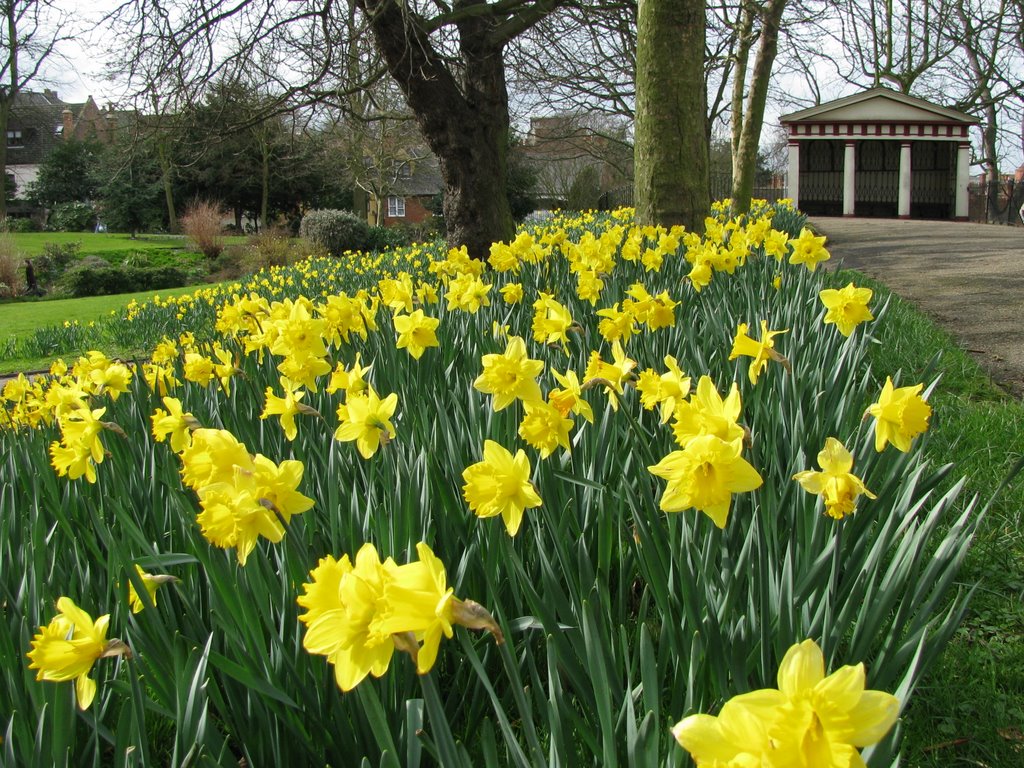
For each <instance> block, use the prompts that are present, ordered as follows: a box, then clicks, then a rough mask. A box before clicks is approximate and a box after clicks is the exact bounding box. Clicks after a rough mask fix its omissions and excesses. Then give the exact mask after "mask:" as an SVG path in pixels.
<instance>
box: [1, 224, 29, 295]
mask: <svg viewBox="0 0 1024 768" xmlns="http://www.w3.org/2000/svg"><path fill="white" fill-rule="evenodd" d="M24 261H25V257H24V256H23V255H22V254H21V252H20V251H18V248H17V246H16V245H15V244H14V239H13V238H12V237H11V236H10V235H8V234H6V233H0V296H2V297H10V296H17V295H18V294H19V293H21V286H22V285H23V283H24V281H23V280H22V276H23V274H24V273H23V271H22V265H23V263H24Z"/></svg>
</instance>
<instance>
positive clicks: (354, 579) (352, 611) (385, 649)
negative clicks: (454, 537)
mask: <svg viewBox="0 0 1024 768" xmlns="http://www.w3.org/2000/svg"><path fill="white" fill-rule="evenodd" d="M416 553H417V554H418V555H419V560H416V561H413V562H411V563H407V564H405V565H398V564H397V563H396V562H395V561H394V560H393V559H391V558H390V557H389V558H387V559H386V560H385V561H384V562H381V560H380V555H378V554H377V549H376V547H374V546H373V544H369V543H367V544H364V545H363V546H362V547H361V548H360V549H359V551H358V552H357V553H356V556H355V562H353V561H352V560H350V559H349V556H348V555H342V557H341V559H340V560H339V559H335V558H334V557H332V556H330V555H328V556H327V557H324V558H323V559H321V560H320V563H319V564H318V565H317V567H316V568H314V569H313V570H312V571H311V572H310V574H309V575H310V579H311V581H309V582H308V583H306V584H303V585H302V589H303V594H302V595H300V596H299V598H298V603H299V606H301V607H302V608H303V609H305V613H303V614H302V615H301V616H299V620H300V621H301V622H302V623H304V624H305V625H306V635H305V637H304V638H303V641H302V644H303V647H305V649H306V650H307V651H308V652H309V653H312V654H316V655H320V656H326V657H327V661H328V662H329V663H330V664H331V665H332V666H333V667H334V678H335V680H336V681H337V683H338V687H339V688H341V690H343V691H351V690H352V689H353V688H355V687H356V686H357V685H359V683H360V682H362V680H363V679H364V678H365V677H366V676H367V675H369V674H372V675H373V676H374V677H381V676H383V675H384V673H385V672H387V670H388V667H389V666H390V664H391V658H392V656H393V655H394V653H395V651H396V650H398V651H403V652H405V653H407V654H409V656H410V657H411V658H412V660H413V662H414V663H415V664H416V671H417V672H418V673H419V674H421V675H425V674H426V673H428V672H429V671H430V670H431V669H432V668H433V666H434V662H435V661H436V660H437V654H438V650H439V648H440V645H441V637H442V636H444V637H448V638H450V637H452V634H453V626H454V625H462V626H464V627H468V628H470V629H485V630H488V631H489V632H491V633H492V634H494V636H495V639H496V640H497V642H499V643H501V642H503V641H504V637H503V635H502V633H501V629H500V628H499V627H498V625H497V623H496V622H495V621H494V618H493V617H492V616H491V615H490V613H488V612H487V610H486V609H484V608H483V606H481V605H480V604H479V603H475V602H473V601H472V600H460V599H459V598H457V597H456V596H455V590H454V589H452V588H450V587H449V586H448V576H447V572H446V571H445V567H444V564H443V563H442V562H441V561H440V560H439V559H438V558H437V557H436V556H435V555H434V552H433V550H431V548H430V547H429V546H427V545H426V544H425V543H423V542H420V543H419V544H417V545H416Z"/></svg>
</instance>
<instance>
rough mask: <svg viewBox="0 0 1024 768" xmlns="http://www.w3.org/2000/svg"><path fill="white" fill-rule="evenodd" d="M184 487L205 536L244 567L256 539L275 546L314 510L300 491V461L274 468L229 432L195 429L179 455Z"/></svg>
mask: <svg viewBox="0 0 1024 768" xmlns="http://www.w3.org/2000/svg"><path fill="white" fill-rule="evenodd" d="M180 458H181V479H182V483H184V485H186V486H187V487H189V488H191V489H192V490H194V491H195V492H196V495H197V496H198V497H199V506H200V508H201V512H200V513H199V515H198V517H197V518H196V520H197V522H198V523H199V527H200V529H201V530H202V533H203V536H205V537H206V539H207V540H208V541H209V542H210V543H211V544H213V545H214V546H217V547H223V548H225V549H230V548H234V549H235V553H236V555H237V556H238V562H239V563H240V564H242V565H245V562H246V560H247V558H248V557H249V554H250V553H251V552H252V550H253V548H254V547H255V546H256V541H257V539H259V537H261V536H262V537H263V538H265V539H267V540H268V541H271V542H275V543H276V542H279V541H281V539H282V538H283V537H284V533H285V526H286V525H287V524H288V522H289V520H291V517H292V515H298V514H301V513H302V512H305V511H307V510H308V509H310V508H311V507H312V506H313V500H312V499H311V498H309V497H307V496H303V495H302V494H301V493H299V491H298V487H299V483H301V482H302V474H303V469H304V468H303V465H302V462H300V461H296V460H294V459H289V460H285V461H282V462H281V463H280V464H276V463H274V462H273V461H271V460H270V459H268V458H267V457H266V456H263V455H261V454H255V455H251V454H250V453H249V451H248V449H247V448H246V447H245V446H244V445H242V443H240V442H238V440H237V439H236V438H235V437H234V435H232V434H231V433H230V432H228V431H227V430H223V429H204V428H200V429H196V430H195V431H194V432H193V433H192V440H191V443H190V444H189V445H188V446H187V447H186V448H184V449H183V450H182V452H181V454H180Z"/></svg>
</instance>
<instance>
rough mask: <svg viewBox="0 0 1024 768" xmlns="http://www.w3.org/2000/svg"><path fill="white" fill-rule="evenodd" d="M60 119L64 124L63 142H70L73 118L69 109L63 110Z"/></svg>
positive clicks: (73, 126)
mask: <svg viewBox="0 0 1024 768" xmlns="http://www.w3.org/2000/svg"><path fill="white" fill-rule="evenodd" d="M60 119H61V122H62V123H63V124H64V131H63V133H64V141H70V139H71V134H72V133H74V131H75V116H74V115H73V114H72V113H71V110H70V109H65V110H64V111H63V112H61V113H60Z"/></svg>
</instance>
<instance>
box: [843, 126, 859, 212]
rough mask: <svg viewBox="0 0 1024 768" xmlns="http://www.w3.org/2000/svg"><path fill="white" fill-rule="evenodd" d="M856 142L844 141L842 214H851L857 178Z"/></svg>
mask: <svg viewBox="0 0 1024 768" xmlns="http://www.w3.org/2000/svg"><path fill="white" fill-rule="evenodd" d="M856 146H857V145H856V143H854V142H852V141H848V142H846V154H845V155H844V156H843V216H853V211H854V200H855V192H856V185H855V183H854V182H855V179H856V178H857V176H856V174H857V155H856Z"/></svg>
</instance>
